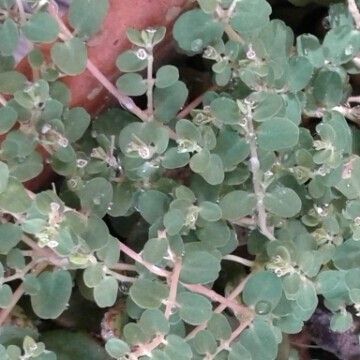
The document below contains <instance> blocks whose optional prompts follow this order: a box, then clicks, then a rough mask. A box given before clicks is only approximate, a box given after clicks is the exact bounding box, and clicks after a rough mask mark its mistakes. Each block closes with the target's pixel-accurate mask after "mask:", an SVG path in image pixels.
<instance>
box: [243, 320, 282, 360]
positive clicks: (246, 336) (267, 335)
mask: <svg viewBox="0 0 360 360" xmlns="http://www.w3.org/2000/svg"><path fill="white" fill-rule="evenodd" d="M274 330H275V328H274V327H273V326H272V325H270V324H269V322H267V321H266V320H265V319H264V320H263V319H260V318H257V319H255V320H254V322H253V323H252V326H251V327H249V328H248V329H246V330H245V331H243V332H242V333H241V335H240V344H241V345H242V346H244V348H245V349H246V350H248V352H249V353H250V354H251V360H272V359H275V358H276V355H277V352H278V341H277V338H276V335H275V333H274V332H275V331H274ZM244 355H246V356H247V354H246V353H245V354H244Z"/></svg>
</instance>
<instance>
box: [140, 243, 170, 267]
mask: <svg viewBox="0 0 360 360" xmlns="http://www.w3.org/2000/svg"><path fill="white" fill-rule="evenodd" d="M168 248H169V242H168V240H167V239H166V238H161V237H160V238H153V239H149V240H148V241H147V242H146V243H145V245H144V248H143V251H142V257H143V259H144V260H145V261H147V262H149V263H151V264H158V263H159V262H161V261H162V260H163V258H164V256H166V254H167V252H168Z"/></svg>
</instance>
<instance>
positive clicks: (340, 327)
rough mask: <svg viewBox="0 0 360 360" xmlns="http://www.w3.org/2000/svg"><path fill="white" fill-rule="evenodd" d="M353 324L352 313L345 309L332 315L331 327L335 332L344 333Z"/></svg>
mask: <svg viewBox="0 0 360 360" xmlns="http://www.w3.org/2000/svg"><path fill="white" fill-rule="evenodd" d="M352 326H353V317H352V315H351V313H349V312H347V311H344V312H342V311H341V312H338V313H337V314H334V315H333V316H332V317H331V320H330V329H331V330H332V331H335V332H340V333H343V332H345V331H347V330H349V329H350V328H351V327H352Z"/></svg>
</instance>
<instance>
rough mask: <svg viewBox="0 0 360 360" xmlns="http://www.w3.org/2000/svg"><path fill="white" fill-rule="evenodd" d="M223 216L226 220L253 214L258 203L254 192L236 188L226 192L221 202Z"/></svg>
mask: <svg viewBox="0 0 360 360" xmlns="http://www.w3.org/2000/svg"><path fill="white" fill-rule="evenodd" d="M219 205H220V208H221V210H222V214H223V218H224V219H226V220H230V221H231V220H238V219H240V218H242V217H244V216H247V215H251V214H252V213H253V211H254V208H255V205H256V198H255V195H254V194H250V193H248V192H246V191H242V190H235V191H231V192H229V193H228V194H226V195H225V196H224V197H223V198H222V199H221V200H220V202H219Z"/></svg>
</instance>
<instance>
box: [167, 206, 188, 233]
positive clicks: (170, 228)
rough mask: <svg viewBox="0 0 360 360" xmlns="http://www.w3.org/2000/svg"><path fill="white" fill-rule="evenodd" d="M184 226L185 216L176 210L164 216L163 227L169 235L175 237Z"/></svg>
mask: <svg viewBox="0 0 360 360" xmlns="http://www.w3.org/2000/svg"><path fill="white" fill-rule="evenodd" d="M184 224H185V215H184V214H183V212H182V211H180V210H178V209H171V210H169V211H168V212H167V213H166V214H165V216H164V226H165V229H166V232H167V233H168V234H169V235H170V236H173V235H176V234H178V233H179V232H180V230H181V228H182V227H183V226H184Z"/></svg>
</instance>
